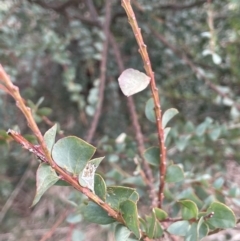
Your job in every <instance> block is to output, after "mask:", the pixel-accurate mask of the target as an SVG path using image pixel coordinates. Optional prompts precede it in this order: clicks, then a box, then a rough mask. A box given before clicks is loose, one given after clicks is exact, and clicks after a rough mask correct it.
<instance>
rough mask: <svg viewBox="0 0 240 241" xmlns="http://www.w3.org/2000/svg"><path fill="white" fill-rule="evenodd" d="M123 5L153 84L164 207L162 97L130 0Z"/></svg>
mask: <svg viewBox="0 0 240 241" xmlns="http://www.w3.org/2000/svg"><path fill="white" fill-rule="evenodd" d="M122 6H123V8H124V9H125V11H126V13H127V16H128V21H129V23H130V25H131V27H132V30H133V33H134V36H135V38H136V40H137V43H138V46H139V53H140V54H141V57H142V60H143V63H144V69H145V71H146V73H147V75H148V76H149V77H150V78H151V82H150V85H151V90H152V96H153V100H154V106H155V108H154V111H155V116H156V125H157V130H158V140H159V146H160V150H161V154H160V166H159V172H160V185H159V192H158V200H159V203H158V206H159V207H162V202H163V199H164V193H163V191H164V185H165V181H164V179H165V174H166V147H165V144H164V129H163V126H162V113H161V106H160V99H159V96H158V88H157V86H156V82H155V77H154V72H153V70H152V67H151V62H150V59H149V56H148V52H147V46H146V45H145V43H144V41H143V38H142V34H141V29H140V28H139V27H138V23H137V21H136V17H135V14H134V12H133V9H132V7H131V4H130V0H122Z"/></svg>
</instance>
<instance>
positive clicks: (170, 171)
mask: <svg viewBox="0 0 240 241" xmlns="http://www.w3.org/2000/svg"><path fill="white" fill-rule="evenodd" d="M183 179H184V173H183V170H182V168H181V167H179V166H178V165H170V166H168V167H167V172H166V177H165V181H166V182H168V183H170V182H180V181H182V180H183Z"/></svg>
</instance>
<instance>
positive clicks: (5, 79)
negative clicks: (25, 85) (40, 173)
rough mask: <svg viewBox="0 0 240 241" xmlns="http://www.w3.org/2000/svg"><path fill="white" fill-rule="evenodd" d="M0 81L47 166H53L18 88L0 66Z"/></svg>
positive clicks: (40, 134)
mask: <svg viewBox="0 0 240 241" xmlns="http://www.w3.org/2000/svg"><path fill="white" fill-rule="evenodd" d="M0 81H1V82H2V84H3V86H4V87H5V88H6V89H7V90H8V92H9V93H11V95H12V97H13V98H14V99H15V101H16V105H17V107H18V108H19V109H20V110H21V111H22V113H23V114H24V116H25V118H26V120H27V123H28V125H29V127H30V129H31V130H32V132H33V133H34V135H35V136H36V137H37V140H38V142H39V144H40V146H41V147H42V150H43V153H44V154H45V157H46V158H47V161H48V162H49V164H50V165H51V166H53V165H54V162H53V160H52V157H51V155H50V153H49V151H48V149H47V146H46V144H45V142H44V139H43V136H42V133H41V132H40V130H39V128H38V126H37V124H36V122H35V120H34V118H33V115H32V111H31V109H30V108H29V107H27V106H26V105H25V101H24V100H23V98H22V97H21V95H20V93H19V89H18V87H17V86H15V85H14V84H13V83H12V82H11V80H10V78H9V76H8V75H7V74H6V72H5V71H4V69H3V67H2V66H1V65H0Z"/></svg>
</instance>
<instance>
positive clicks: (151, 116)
mask: <svg viewBox="0 0 240 241" xmlns="http://www.w3.org/2000/svg"><path fill="white" fill-rule="evenodd" d="M145 115H146V117H147V119H148V120H150V121H151V122H153V123H156V117H155V112H154V101H153V98H150V99H149V100H148V101H147V103H146V107H145Z"/></svg>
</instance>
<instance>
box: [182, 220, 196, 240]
mask: <svg viewBox="0 0 240 241" xmlns="http://www.w3.org/2000/svg"><path fill="white" fill-rule="evenodd" d="M198 240H199V239H198V232H197V223H192V224H191V226H190V228H189V229H188V231H187V233H186V235H185V239H184V241H198Z"/></svg>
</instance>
